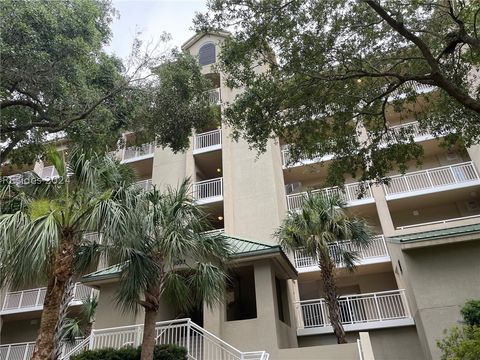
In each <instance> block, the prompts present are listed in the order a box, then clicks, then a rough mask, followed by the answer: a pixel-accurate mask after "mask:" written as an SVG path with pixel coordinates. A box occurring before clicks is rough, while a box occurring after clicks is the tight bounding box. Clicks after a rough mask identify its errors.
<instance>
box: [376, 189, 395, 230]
mask: <svg viewBox="0 0 480 360" xmlns="http://www.w3.org/2000/svg"><path fill="white" fill-rule="evenodd" d="M372 193H373V198H374V199H375V205H376V207H377V213H378V217H379V219H380V224H381V226H382V232H383V234H384V235H385V236H392V235H394V234H395V227H394V226H393V221H392V217H391V215H390V209H389V208H388V204H387V200H386V199H385V191H384V190H383V186H382V185H378V184H375V185H372Z"/></svg>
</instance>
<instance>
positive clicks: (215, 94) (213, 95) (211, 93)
mask: <svg viewBox="0 0 480 360" xmlns="http://www.w3.org/2000/svg"><path fill="white" fill-rule="evenodd" d="M207 93H208V102H209V103H210V104H211V105H220V102H221V101H222V97H221V95H220V88H216V89H211V90H208V92H207Z"/></svg>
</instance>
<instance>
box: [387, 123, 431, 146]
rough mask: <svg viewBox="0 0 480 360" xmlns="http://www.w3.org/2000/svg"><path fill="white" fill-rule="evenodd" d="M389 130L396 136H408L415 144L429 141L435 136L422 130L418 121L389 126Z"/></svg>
mask: <svg viewBox="0 0 480 360" xmlns="http://www.w3.org/2000/svg"><path fill="white" fill-rule="evenodd" d="M389 130H390V131H392V132H393V133H394V134H395V135H396V136H401V135H402V134H404V135H406V134H409V135H411V136H413V139H414V141H415V142H420V141H425V140H431V139H434V138H435V136H433V135H432V134H430V133H429V132H428V131H424V130H422V129H421V128H420V124H419V122H418V121H412V122H409V123H406V124H400V125H395V126H390V128H389Z"/></svg>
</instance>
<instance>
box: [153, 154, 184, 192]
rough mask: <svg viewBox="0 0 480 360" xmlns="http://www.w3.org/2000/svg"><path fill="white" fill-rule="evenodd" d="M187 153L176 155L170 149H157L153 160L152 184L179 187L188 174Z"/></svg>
mask: <svg viewBox="0 0 480 360" xmlns="http://www.w3.org/2000/svg"><path fill="white" fill-rule="evenodd" d="M186 169H187V153H186V152H185V153H177V154H174V153H173V152H172V151H171V150H169V149H161V148H158V147H157V148H156V149H155V155H154V158H153V170H152V182H153V184H154V185H157V186H159V187H160V188H164V187H165V186H177V185H178V184H179V183H180V182H181V181H182V179H183V178H184V177H185V176H192V173H188V174H187V170H186Z"/></svg>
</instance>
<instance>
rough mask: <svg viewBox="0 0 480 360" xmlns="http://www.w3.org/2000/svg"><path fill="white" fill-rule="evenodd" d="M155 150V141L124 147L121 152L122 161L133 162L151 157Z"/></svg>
mask: <svg viewBox="0 0 480 360" xmlns="http://www.w3.org/2000/svg"><path fill="white" fill-rule="evenodd" d="M154 152H155V143H153V142H152V143H147V144H143V145H140V146H130V147H125V148H123V150H122V153H121V159H120V160H121V161H122V162H126V163H128V162H133V161H139V160H144V159H149V158H151V157H153V153H154Z"/></svg>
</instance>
